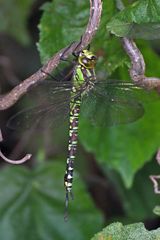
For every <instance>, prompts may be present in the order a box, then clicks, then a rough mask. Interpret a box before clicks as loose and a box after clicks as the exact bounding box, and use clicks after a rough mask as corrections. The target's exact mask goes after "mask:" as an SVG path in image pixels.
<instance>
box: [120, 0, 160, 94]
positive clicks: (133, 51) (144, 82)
mask: <svg viewBox="0 0 160 240" xmlns="http://www.w3.org/2000/svg"><path fill="white" fill-rule="evenodd" d="M116 5H117V9H118V10H123V9H124V4H123V1H122V0H116ZM122 43H123V48H124V50H125V51H126V53H127V55H128V56H129V58H130V60H131V68H130V70H129V73H130V77H131V79H132V80H133V82H134V83H135V84H136V85H139V86H140V87H143V88H146V89H154V88H158V90H159V88H160V78H156V77H146V76H145V61H144V58H143V55H142V54H141V52H140V50H139V49H138V47H137V45H136V44H135V42H134V41H133V40H132V39H129V38H125V37H124V38H122Z"/></svg>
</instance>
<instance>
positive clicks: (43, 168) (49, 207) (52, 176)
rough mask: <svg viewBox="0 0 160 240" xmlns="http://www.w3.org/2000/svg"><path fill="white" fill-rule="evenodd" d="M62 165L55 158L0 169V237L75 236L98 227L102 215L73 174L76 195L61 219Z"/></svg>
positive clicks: (86, 234) (81, 236) (89, 233)
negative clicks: (67, 215)
mask: <svg viewBox="0 0 160 240" xmlns="http://www.w3.org/2000/svg"><path fill="white" fill-rule="evenodd" d="M64 168H65V165H64V163H63V164H62V163H60V162H59V160H58V159H57V162H56V161H55V162H54V163H47V164H45V165H43V164H41V165H40V166H39V167H37V168H36V169H33V170H29V169H26V168H24V167H22V166H19V167H7V168H5V169H3V170H2V171H1V174H0V189H1V191H0V199H1V205H0V239H7V240H10V239H23V240H25V239H30V240H36V239H37V240H38V239H56V240H58V239H69V240H71V239H75V238H76V239H77V240H79V239H89V238H90V237H91V236H92V235H93V234H94V233H96V231H98V230H100V227H101V225H102V217H101V216H100V214H99V213H98V210H96V209H95V207H94V206H93V203H92V201H91V199H90V197H89V196H88V194H87V192H86V191H85V188H84V186H83V185H82V183H81V181H80V179H78V180H77V176H76V174H75V187H74V193H75V196H76V198H75V200H74V201H73V202H72V204H70V206H69V215H70V216H69V217H68V218H69V219H68V222H65V221H64V189H63V172H64ZM3 196H5V197H3ZM87 222H89V223H90V224H85V223H87Z"/></svg>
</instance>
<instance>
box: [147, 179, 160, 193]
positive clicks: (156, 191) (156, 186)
mask: <svg viewBox="0 0 160 240" xmlns="http://www.w3.org/2000/svg"><path fill="white" fill-rule="evenodd" d="M149 177H150V179H151V181H152V182H153V187H154V192H155V193H156V194H160V189H159V184H158V180H159V179H160V176H159V175H157V176H156V175H151V176H149Z"/></svg>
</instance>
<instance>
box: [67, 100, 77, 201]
mask: <svg viewBox="0 0 160 240" xmlns="http://www.w3.org/2000/svg"><path fill="white" fill-rule="evenodd" d="M80 105H81V97H79V98H77V99H75V100H74V102H72V101H71V103H70V128H69V145H68V158H67V166H66V173H65V176H64V185H65V187H66V197H67V198H68V193H71V190H72V181H73V168H74V159H75V154H76V150H77V137H78V122H79V113H80Z"/></svg>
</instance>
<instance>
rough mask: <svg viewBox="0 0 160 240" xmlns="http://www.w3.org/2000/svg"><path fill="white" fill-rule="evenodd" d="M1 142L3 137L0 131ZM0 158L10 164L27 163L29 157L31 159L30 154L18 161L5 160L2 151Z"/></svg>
mask: <svg viewBox="0 0 160 240" xmlns="http://www.w3.org/2000/svg"><path fill="white" fill-rule="evenodd" d="M2 141H3V136H2V131H1V129H0V142H2ZM0 157H1V158H2V159H3V160H4V161H5V162H8V163H11V164H16V165H17V164H22V163H24V162H26V161H28V160H29V159H30V158H31V157H32V154H26V155H25V156H24V157H23V158H21V159H19V160H11V159H9V158H7V157H6V156H5V155H4V154H3V153H2V151H1V150H0Z"/></svg>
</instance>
